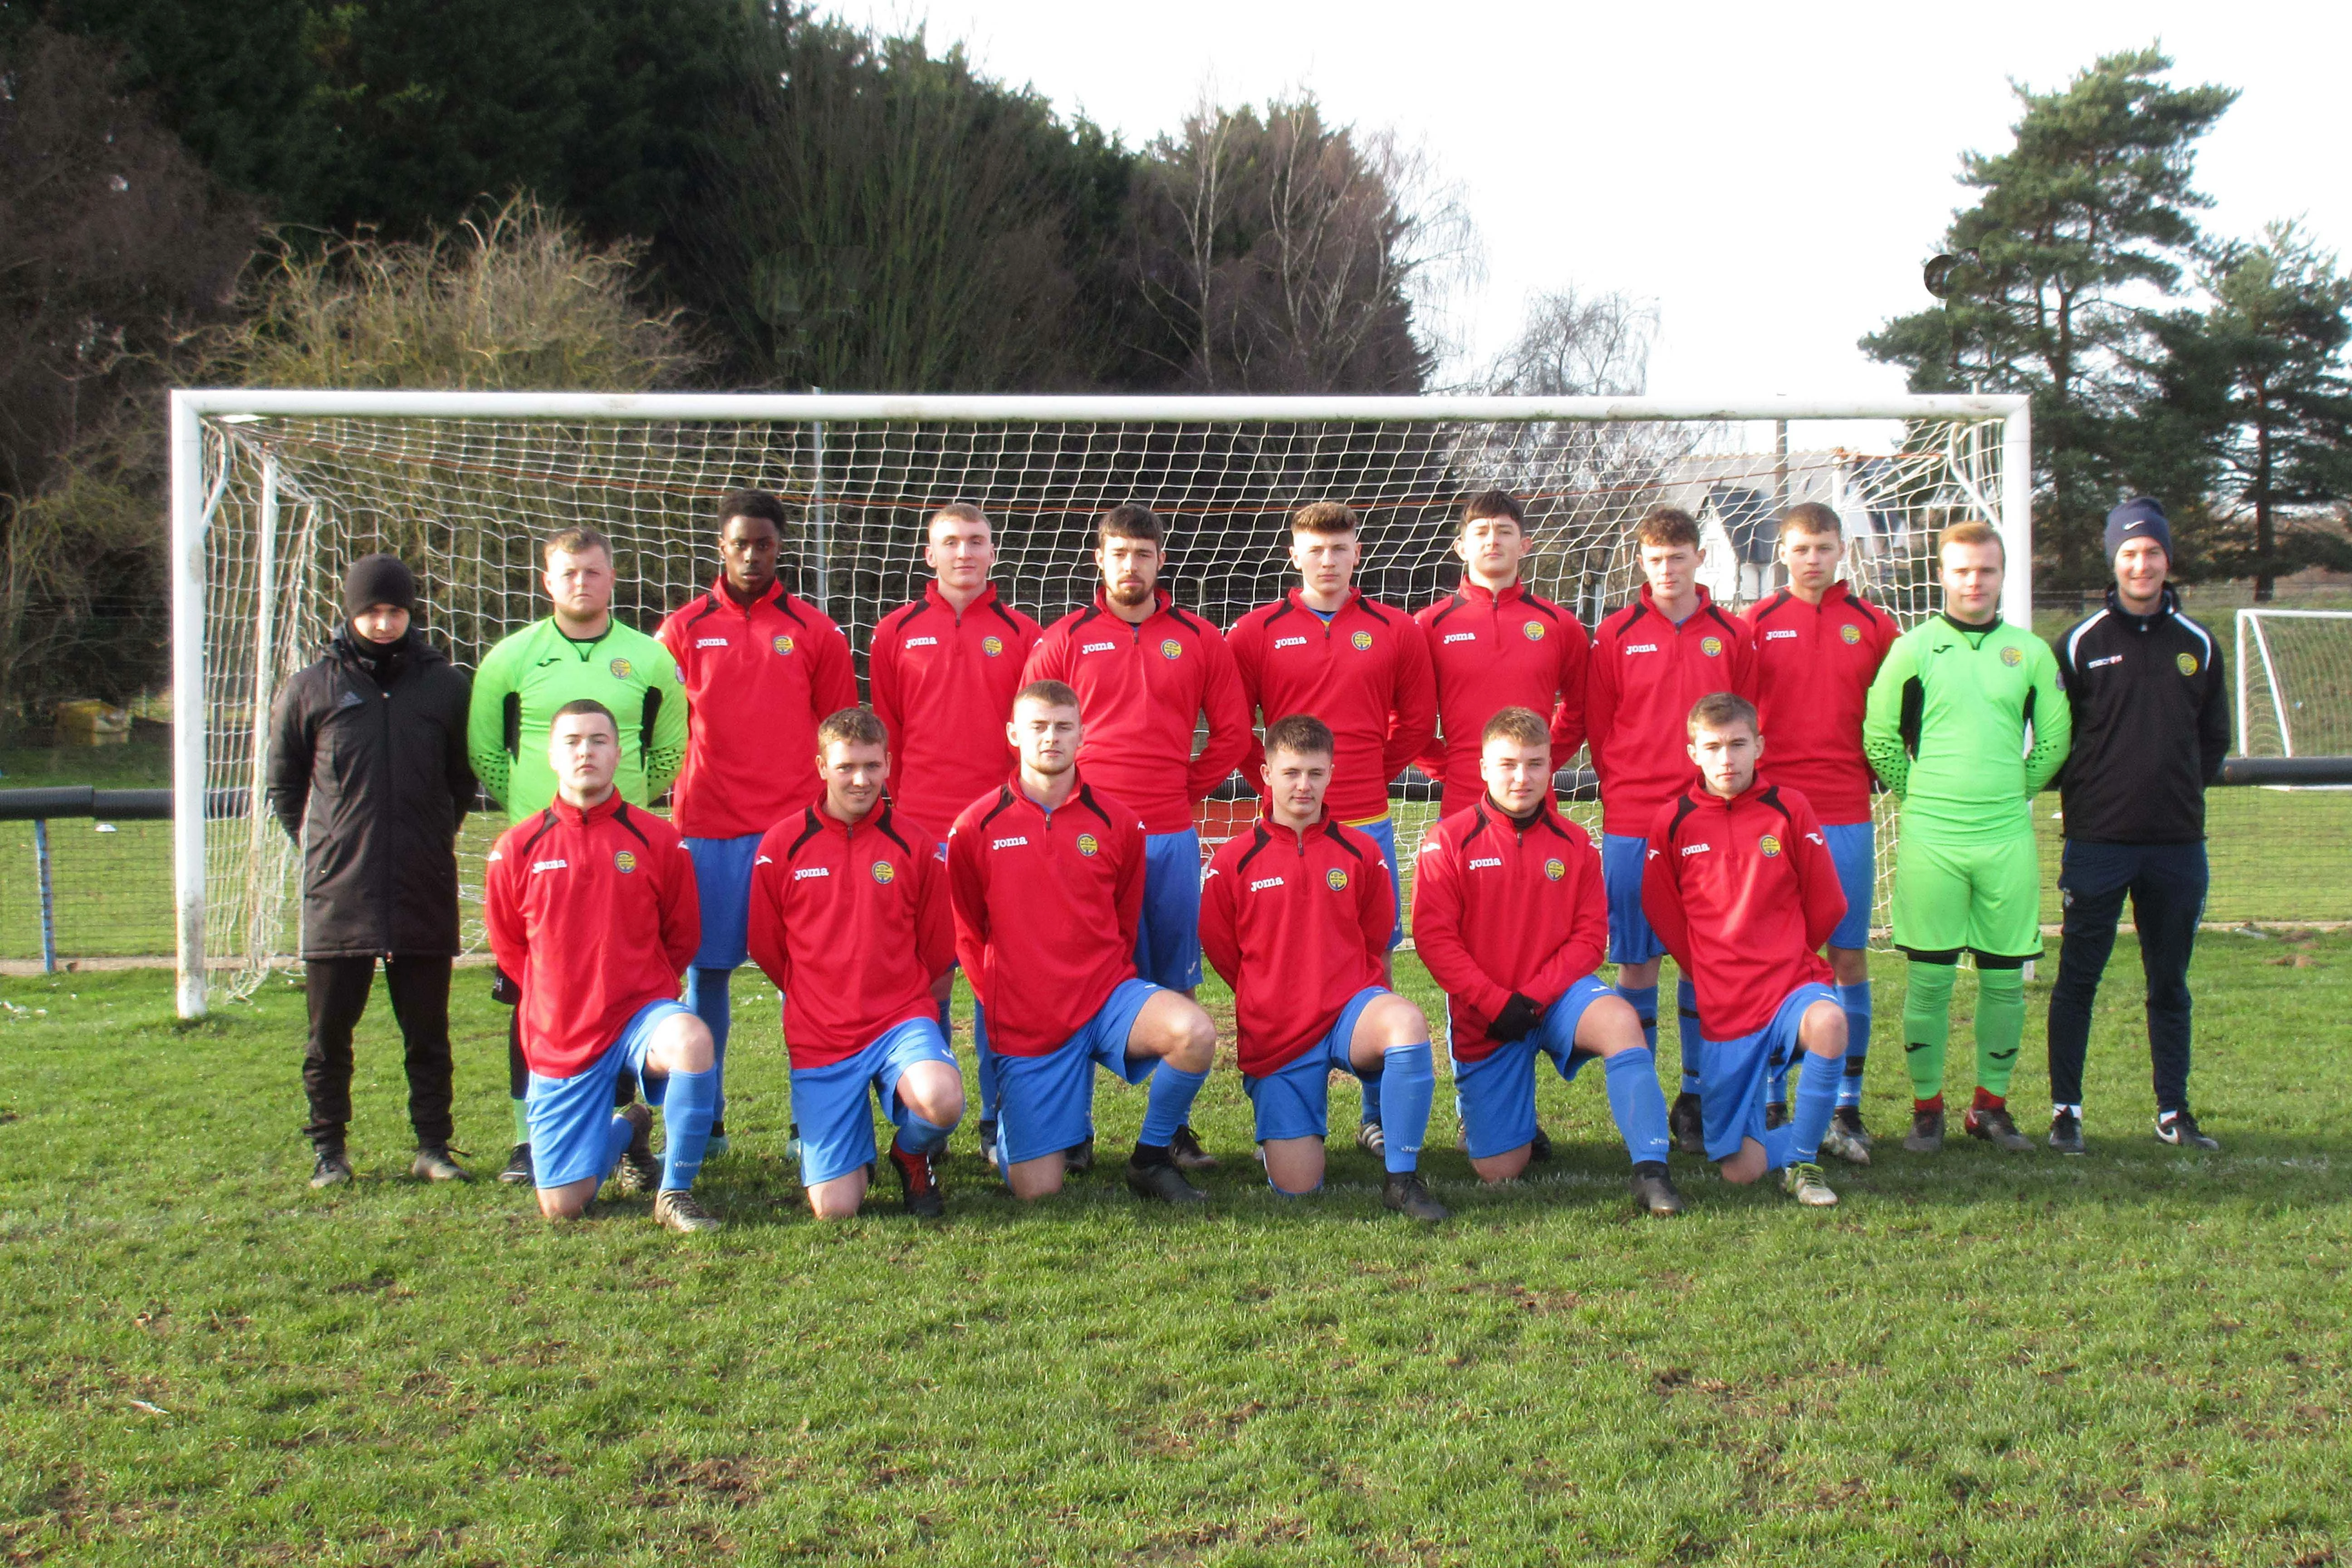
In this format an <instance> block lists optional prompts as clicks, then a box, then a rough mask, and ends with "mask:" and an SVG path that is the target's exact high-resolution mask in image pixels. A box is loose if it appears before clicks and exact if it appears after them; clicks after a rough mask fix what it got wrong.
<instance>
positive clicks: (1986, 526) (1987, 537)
mask: <svg viewBox="0 0 2352 1568" xmlns="http://www.w3.org/2000/svg"><path fill="white" fill-rule="evenodd" d="M1947 544H1990V545H1993V546H1995V547H1997V548H1998V549H1999V550H2000V558H2001V560H2002V561H2003V562H2004V563H2006V562H2007V561H2008V560H2009V546H2008V545H2006V544H2003V543H2001V540H2000V531H1999V530H1998V529H1996V528H1994V527H1993V525H1992V524H1990V523H1989V522H1986V521H1981V520H1980V519H1978V518H1973V517H1972V518H1970V519H1969V521H1966V522H1956V523H1954V524H1952V526H1951V527H1949V528H1948V529H1946V530H1944V531H1943V532H1941V533H1939V534H1937V536H1936V553H1937V554H1938V555H1941V554H1942V553H1943V552H1944V546H1946V545H1947Z"/></svg>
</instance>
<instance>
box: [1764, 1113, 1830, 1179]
mask: <svg viewBox="0 0 2352 1568" xmlns="http://www.w3.org/2000/svg"><path fill="white" fill-rule="evenodd" d="M1762 1142H1763V1144H1764V1168H1765V1169H1766V1170H1768V1171H1777V1170H1779V1169H1780V1168H1781V1167H1782V1166H1784V1165H1789V1164H1793V1163H1795V1162H1796V1153H1797V1124H1796V1123H1795V1122H1793V1121H1783V1122H1782V1123H1780V1126H1778V1127H1771V1128H1767V1129H1766V1130H1765V1132H1764V1136H1763V1140H1762ZM1814 1152H1816V1153H1819V1152H1820V1151H1819V1150H1815V1151H1814Z"/></svg>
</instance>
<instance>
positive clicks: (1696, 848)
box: [1683, 844, 1715, 855]
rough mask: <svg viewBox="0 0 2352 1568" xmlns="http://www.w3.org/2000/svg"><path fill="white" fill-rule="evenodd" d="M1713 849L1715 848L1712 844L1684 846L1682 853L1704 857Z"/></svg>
mask: <svg viewBox="0 0 2352 1568" xmlns="http://www.w3.org/2000/svg"><path fill="white" fill-rule="evenodd" d="M1714 847H1715V846H1714V845H1712V844H1685V845H1684V846H1683V853H1684V854H1685V855H1704V854H1706V852H1707V851H1708V850H1710V849H1712V848H1714Z"/></svg>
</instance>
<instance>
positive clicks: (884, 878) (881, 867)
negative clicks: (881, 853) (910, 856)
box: [874, 860, 898, 888]
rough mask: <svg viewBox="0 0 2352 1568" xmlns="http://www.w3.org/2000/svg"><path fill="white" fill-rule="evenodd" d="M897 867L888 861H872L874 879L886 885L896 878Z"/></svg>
mask: <svg viewBox="0 0 2352 1568" xmlns="http://www.w3.org/2000/svg"><path fill="white" fill-rule="evenodd" d="M897 878H898V868H897V867H896V866H893V865H892V864H890V862H889V861H887V860H877V861H875V862H874V879H875V880H876V881H877V882H879V883H881V884H882V885H883V886H884V887H886V888H887V887H888V886H889V885H890V884H891V882H892V881H893V880H895V879H897Z"/></svg>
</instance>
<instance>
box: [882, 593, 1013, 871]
mask: <svg viewBox="0 0 2352 1568" xmlns="http://www.w3.org/2000/svg"><path fill="white" fill-rule="evenodd" d="M1043 635H1044V633H1043V631H1042V630H1041V629H1040V627H1039V626H1038V625H1037V623H1036V622H1034V621H1033V620H1031V619H1030V618H1029V617H1028V616H1024V615H1023V614H1022V613H1021V612H1020V611H1018V610H1016V609H1013V607H1012V606H1011V605H1007V604H1005V603H1004V601H1003V600H1002V599H1000V598H998V597H997V596H996V586H995V584H987V585H986V586H983V587H982V589H981V591H980V596H979V597H978V598H976V599H974V600H972V602H971V604H970V605H966V606H965V607H964V608H963V610H962V611H961V613H959V612H958V611H957V609H956V607H955V606H954V605H951V604H950V603H949V602H948V600H947V597H946V596H945V595H942V594H941V593H940V585H939V584H937V583H936V582H934V583H930V584H926V585H925V587H924V589H923V596H922V597H921V598H919V599H918V600H916V601H915V602H914V603H913V604H911V605H901V606H899V607H898V609H895V610H893V611H891V612H890V613H889V614H888V615H887V616H883V617H882V619H881V620H880V621H879V622H878V623H877V624H876V626H875V627H874V640H873V641H872V642H870V643H868V644H866V681H867V683H868V684H869V685H870V686H871V687H872V689H873V692H874V716H875V717H876V718H877V719H879V720H881V721H882V727H883V728H884V729H886V730H887V731H890V798H891V799H893V800H895V801H897V802H898V804H899V805H902V806H904V807H905V808H906V810H907V812H908V815H910V816H913V817H914V819H915V820H916V821H918V822H920V823H923V824H925V825H926V826H937V827H939V828H940V829H941V830H945V829H946V828H949V827H952V826H955V819H956V818H957V817H958V816H961V814H962V812H963V808H964V807H965V806H967V805H971V803H972V802H973V801H975V800H978V799H979V798H980V797H981V796H982V795H986V794H988V793H989V792H990V791H991V790H992V789H994V788H995V787H996V786H997V785H998V784H1002V783H1003V782H1004V775H1005V773H1007V772H1008V771H1010V770H1011V769H1012V768H1013V766H1014V765H1015V764H1016V763H1018V762H1019V760H1020V759H1019V758H1018V757H1017V756H1015V754H1014V753H1013V748H1012V746H1011V745H1010V744H1009V743H1007V742H1006V741H1005V739H1004V726H1005V724H1006V722H1007V721H1009V720H1011V719H1012V717H1013V695H1014V694H1015V693H1016V692H1018V691H1019V690H1020V689H1021V671H1022V668H1023V667H1024V666H1025V665H1026V664H1027V663H1028V661H1029V650H1030V649H1031V648H1034V647H1036V646H1037V639H1038V637H1042V636H1043Z"/></svg>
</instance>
